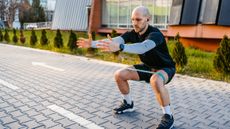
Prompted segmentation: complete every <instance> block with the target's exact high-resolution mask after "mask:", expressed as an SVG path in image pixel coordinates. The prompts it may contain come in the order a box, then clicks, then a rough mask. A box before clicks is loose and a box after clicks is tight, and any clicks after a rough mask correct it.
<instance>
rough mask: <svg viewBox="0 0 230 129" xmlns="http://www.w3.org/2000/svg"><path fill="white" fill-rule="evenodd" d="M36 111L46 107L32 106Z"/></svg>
mask: <svg viewBox="0 0 230 129" xmlns="http://www.w3.org/2000/svg"><path fill="white" fill-rule="evenodd" d="M33 108H34V109H35V110H36V111H42V110H45V109H46V107H45V106H43V105H36V106H34V107H33Z"/></svg>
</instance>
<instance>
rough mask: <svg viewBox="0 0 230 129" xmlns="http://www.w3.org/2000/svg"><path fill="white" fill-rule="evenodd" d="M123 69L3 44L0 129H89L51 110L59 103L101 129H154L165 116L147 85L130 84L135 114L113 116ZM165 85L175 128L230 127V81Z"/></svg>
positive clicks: (179, 79) (180, 79)
mask: <svg viewBox="0 0 230 129" xmlns="http://www.w3.org/2000/svg"><path fill="white" fill-rule="evenodd" d="M32 62H42V63H45V64H46V65H49V66H52V67H56V68H59V69H63V70H64V71H58V70H54V69H51V68H47V67H42V66H39V65H38V66H36V65H32ZM125 66H126V65H122V64H117V63H110V62H104V61H98V60H93V59H87V58H84V57H78V56H71V55H66V54H58V53H54V52H48V51H43V50H35V49H30V48H24V47H17V46H11V45H6V44H0V80H1V81H0V128H1V129H28V128H36V129H62V128H63V129H86V126H82V124H79V123H77V122H76V121H74V119H70V118H71V117H66V115H62V114H59V113H57V112H55V111H54V110H51V109H49V108H47V107H48V106H50V105H58V106H59V107H61V108H63V109H65V110H66V111H68V112H71V113H73V114H75V115H77V116H78V117H81V118H84V119H85V120H87V121H90V122H92V123H94V124H96V125H98V126H100V127H102V128H107V129H126V128H127V129H141V128H143V129H154V128H155V127H156V126H157V124H158V123H159V121H160V118H161V116H162V112H161V109H160V107H159V105H158V104H157V102H156V100H155V96H154V93H153V92H152V90H151V87H150V86H149V84H146V83H144V82H136V81H130V85H131V92H132V98H133V99H134V105H135V108H136V110H135V112H132V113H127V114H122V115H114V114H113V113H112V109H113V108H114V107H116V106H117V105H119V103H120V101H121V96H120V93H119V91H118V89H117V87H116V84H115V81H114V78H113V73H114V72H115V71H116V70H117V69H120V68H122V67H125ZM3 81H5V82H7V83H9V84H11V85H13V86H15V87H16V89H14V88H12V87H10V86H9V85H7V84H6V83H3ZM167 87H168V89H169V92H170V95H171V102H172V103H171V105H172V106H171V107H172V109H173V113H174V118H175V129H230V101H229V100H230V84H229V83H225V82H220V81H212V80H207V79H200V78H193V77H189V76H182V75H176V76H175V77H174V79H173V80H172V82H171V83H169V84H168V85H167ZM72 117H75V116H72Z"/></svg>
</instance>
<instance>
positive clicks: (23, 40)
mask: <svg viewBox="0 0 230 129" xmlns="http://www.w3.org/2000/svg"><path fill="white" fill-rule="evenodd" d="M20 41H21V43H22V44H24V43H25V42H26V38H25V37H24V34H23V31H22V30H20Z"/></svg>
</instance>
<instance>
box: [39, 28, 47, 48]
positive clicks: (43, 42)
mask: <svg viewBox="0 0 230 129" xmlns="http://www.w3.org/2000/svg"><path fill="white" fill-rule="evenodd" d="M40 44H41V45H42V46H44V45H48V38H47V36H46V30H42V35H41V38H40Z"/></svg>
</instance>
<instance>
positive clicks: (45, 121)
mask: <svg viewBox="0 0 230 129" xmlns="http://www.w3.org/2000/svg"><path fill="white" fill-rule="evenodd" d="M39 123H41V124H43V125H45V127H46V128H50V127H53V126H56V125H58V124H59V123H57V122H53V121H52V120H50V119H48V120H44V121H41V122H39Z"/></svg>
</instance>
